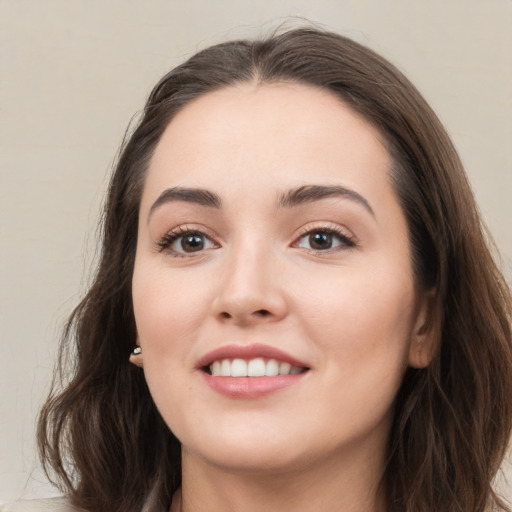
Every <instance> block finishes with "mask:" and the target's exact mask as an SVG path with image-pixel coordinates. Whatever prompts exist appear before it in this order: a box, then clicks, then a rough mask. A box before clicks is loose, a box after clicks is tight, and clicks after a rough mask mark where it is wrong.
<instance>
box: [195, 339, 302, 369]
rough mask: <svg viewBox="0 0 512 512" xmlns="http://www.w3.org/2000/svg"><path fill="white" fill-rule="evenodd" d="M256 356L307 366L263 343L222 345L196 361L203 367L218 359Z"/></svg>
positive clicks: (198, 365) (253, 357)
mask: <svg viewBox="0 0 512 512" xmlns="http://www.w3.org/2000/svg"><path fill="white" fill-rule="evenodd" d="M257 357H263V358H266V359H276V360H278V361H281V362H285V363H289V364H291V365H292V366H298V367H300V368H307V365H306V364H305V363H303V362H302V361H300V360H298V359H296V358H295V357H293V356H291V355H290V354H287V353H286V352H283V351H282V350H280V349H278V348H275V347H272V346H270V345H263V344H260V343H255V344H252V345H234V344H233V345H224V346H222V347H219V348H216V349H214V350H212V351H210V352H208V353H207V354H205V355H204V356H203V357H201V358H200V359H199V361H198V362H197V367H198V368H204V367H207V366H209V365H211V364H212V363H213V362H214V361H220V360H222V359H246V360H248V359H255V358H257Z"/></svg>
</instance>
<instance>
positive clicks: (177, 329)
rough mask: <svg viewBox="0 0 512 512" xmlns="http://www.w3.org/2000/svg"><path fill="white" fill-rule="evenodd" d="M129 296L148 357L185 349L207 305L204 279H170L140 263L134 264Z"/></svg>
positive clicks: (209, 300) (155, 268)
mask: <svg viewBox="0 0 512 512" xmlns="http://www.w3.org/2000/svg"><path fill="white" fill-rule="evenodd" d="M132 293H133V305H134V313H135V321H136V325H137V333H138V336H139V342H140V343H141V346H143V349H144V352H145V353H146V352H147V353H148V354H150V353H152V352H154V351H156V350H161V351H174V350H176V349H180V347H186V346H187V340H188V338H189V337H191V336H192V335H193V333H194V330H195V329H196V327H197V324H198V322H199V323H200V322H202V321H203V320H204V318H205V315H206V314H207V311H208V309H207V308H206V307H205V304H206V303H208V302H211V298H210V295H211V293H210V290H209V289H208V280H200V279H199V280H198V279H190V278H188V276H187V275H186V273H185V274H184V275H183V276H181V277H179V278H177V277H176V275H172V279H171V273H170V272H168V271H167V272H166V271H165V269H164V271H162V269H161V268H158V267H157V266H156V265H151V264H144V262H141V263H139V264H136V265H135V270H134V276H133V283H132ZM178 341H179V343H178Z"/></svg>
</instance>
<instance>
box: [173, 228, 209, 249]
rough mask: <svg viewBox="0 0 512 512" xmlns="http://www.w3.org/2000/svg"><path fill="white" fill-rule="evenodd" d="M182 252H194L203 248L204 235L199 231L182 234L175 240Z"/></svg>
mask: <svg viewBox="0 0 512 512" xmlns="http://www.w3.org/2000/svg"><path fill="white" fill-rule="evenodd" d="M177 242H178V243H179V245H180V247H181V249H182V250H183V252H196V251H201V250H203V249H204V246H205V237H204V235H201V234H200V233H193V234H190V235H186V236H182V237H181V238H179V239H178V240H177Z"/></svg>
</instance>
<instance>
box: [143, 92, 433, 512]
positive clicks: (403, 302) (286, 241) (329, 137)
mask: <svg viewBox="0 0 512 512" xmlns="http://www.w3.org/2000/svg"><path fill="white" fill-rule="evenodd" d="M390 168H391V161H390V157H389V154H388V152H387V151H386V149H385V147H384V145H383V144H382V142H381V139H380V137H379V134H378V132H377V131H376V130H375V129H374V128H372V127H371V126H370V125H369V124H368V123H367V122H366V121H365V120H363V119H362V118H361V117H360V116H359V115H357V114H356V113H354V112H353V111H352V110H351V109H350V108H349V107H348V106H346V105H345V104H343V103H342V102H341V101H340V100H339V99H337V98H336V97H334V96H333V95H331V94H330V93H328V92H326V91H322V90H318V89H315V88H312V87H309V86H305V85H297V84H272V85H257V84H252V83H248V84H242V85H238V86H233V87H230V88H227V89H223V90H220V91H216V92H213V93H209V94H206V95H204V96H202V97H200V98H199V99H197V100H195V101H193V102H192V103H190V104H189V105H187V106H186V107H185V108H183V109H182V110H181V111H180V112H179V113H178V114H177V116H176V117H175V118H174V119H173V120H172V121H171V123H170V124H169V126H168V127H167V129H166V131H165V133H164V134H163V136H162V138H161V140H160V142H159V144H158V146H157V148H156V151H155V154H154V156H153V158H152V161H151V164H150V166H149V170H148V174H147V179H146V182H145V185H144V189H143V194H142V201H141V207H140V220H139V231H138V242H137V253H136V260H135V269H134V275H133V303H134V311H135V318H136V324H137V332H138V343H139V344H140V346H141V347H142V356H138V357H137V358H134V361H133V362H135V363H136V364H139V365H143V367H144V373H145V376H146V379H147V382H148V385H149V388H150V391H151V394H152V396H153V399H154V401H155V403H156V405H157V407H158V409H159V411H160V413H161V414H162V417H163V418H164V420H165V421H166V423H167V425H168V426H169V428H170V429H171V430H172V431H173V433H174V434H175V435H176V436H177V437H178V439H179V440H180V442H181V443H182V455H183V485H182V490H181V497H180V499H179V500H178V499H176V500H175V502H174V505H173V506H174V507H175V510H178V509H179V507H181V509H182V510H184V511H186V512H195V511H204V510H208V511H209V512H221V511H222V512H227V511H230V512H255V511H261V510H265V511H270V512H272V511H283V510H294V511H297V512H313V511H315V512H317V511H318V510H322V511H325V512H330V511H345V512H372V511H373V512H377V511H382V510H383V505H382V503H383V496H382V495H381V493H380V492H378V489H377V487H378V483H379V479H380V477H381V476H382V471H383V468H384V463H385V456H386V445H387V436H388V434H389V429H390V422H391V417H392V411H393V400H394V397H395V395H396V393H397V390H398V388H399V386H400V382H401V380H402V377H403V374H404V372H405V370H406V368H407V366H408V365H412V366H416V367H421V366H424V365H425V364H427V362H428V361H427V360H426V357H425V354H426V353H428V339H427V338H426V334H425V333H426V330H425V329H424V324H425V322H426V316H427V309H428V300H427V297H426V296H425V295H424V294H421V293H419V292H418V290H417V289H416V286H415V283H414V278H413V273H412V270H411V260H410V250H409V241H408V236H407V225H406V221H405V218H404V215H403V212H402V210H401V208H400V206H399V204H398V202H397V198H396V196H395V193H394V191H393V189H392V187H391V185H390V182H389V172H390ZM315 187H316V188H315ZM198 190H200V192H198ZM205 191H207V192H205ZM219 350H220V352H219ZM276 350H277V351H279V352H276ZM142 358H143V359H142ZM232 359H241V360H242V361H245V363H246V364H248V365H249V368H253V369H254V368H256V367H258V368H260V367H261V365H262V364H263V366H264V368H266V369H265V370H264V372H266V373H264V374H263V375H262V376H259V377H251V376H245V377H244V376H242V377H239V376H225V375H224V376H222V375H211V372H213V373H215V372H218V371H221V370H219V368H221V367H222V364H224V365H225V367H226V368H228V370H226V371H227V372H228V373H229V372H231V373H236V372H237V371H238V366H237V369H235V366H234V364H233V365H232V366H230V364H231V361H232ZM255 360H256V362H254V361H255ZM269 360H273V361H274V362H272V361H271V362H270V363H269ZM225 361H227V362H225ZM251 361H253V362H252V363H251ZM282 363H285V365H284V366H283V367H280V365H281V364H282ZM286 363H288V366H286ZM265 364H266V365H269V364H270V365H272V364H274V366H275V367H276V368H277V367H280V368H281V370H282V372H283V373H284V374H283V375H281V376H272V375H273V373H272V371H271V370H269V369H268V368H269V367H268V366H267V367H265ZM214 365H217V366H216V367H214ZM251 365H253V366H251ZM258 365H259V366H258ZM242 366H243V363H242ZM290 367H295V371H292V370H290ZM282 368H284V370H283V369H282ZM257 371H261V368H260V370H257ZM276 371H277V370H276ZM287 371H288V373H287ZM290 372H291V373H292V374H289V373H290ZM242 373H243V370H242ZM274 373H275V372H274ZM293 373H295V374H293ZM258 375H260V374H258ZM178 502H179V504H178Z"/></svg>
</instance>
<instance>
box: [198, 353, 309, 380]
mask: <svg viewBox="0 0 512 512" xmlns="http://www.w3.org/2000/svg"><path fill="white" fill-rule="evenodd" d="M307 370H308V368H306V367H300V366H293V365H292V364H290V363H287V362H285V361H279V360H277V359H266V358H263V357H256V358H253V359H247V360H246V359H240V358H234V359H219V360H216V361H213V362H212V363H211V364H209V365H208V366H205V367H203V371H205V372H206V373H208V374H209V375H212V376H213V377H276V376H278V375H283V376H286V375H298V374H300V373H304V372H306V371H307Z"/></svg>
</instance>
